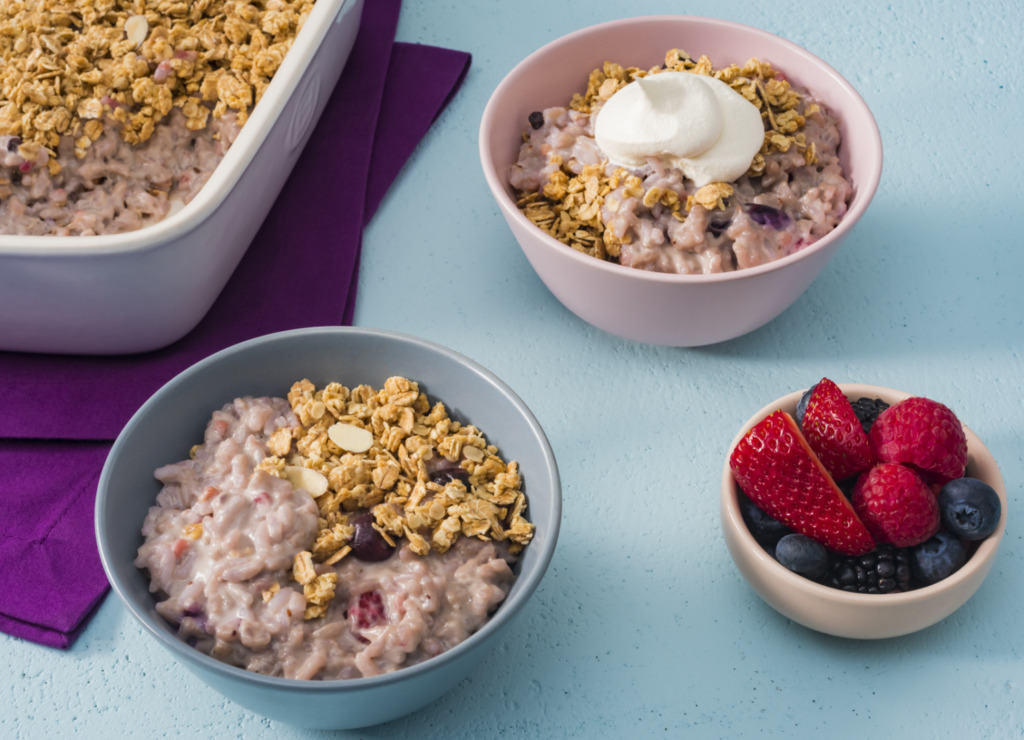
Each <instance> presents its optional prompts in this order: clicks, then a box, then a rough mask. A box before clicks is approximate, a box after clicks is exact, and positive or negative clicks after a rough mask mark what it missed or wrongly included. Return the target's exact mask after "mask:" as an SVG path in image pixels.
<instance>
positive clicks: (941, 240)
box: [690, 202, 1024, 360]
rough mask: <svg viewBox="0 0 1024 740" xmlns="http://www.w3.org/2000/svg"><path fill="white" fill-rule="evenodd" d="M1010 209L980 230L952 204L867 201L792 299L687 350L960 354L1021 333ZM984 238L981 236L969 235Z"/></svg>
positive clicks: (822, 355) (1022, 311)
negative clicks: (911, 210)
mask: <svg viewBox="0 0 1024 740" xmlns="http://www.w3.org/2000/svg"><path fill="white" fill-rule="evenodd" d="M1011 213H1012V211H1011V210H1003V211H1002V214H1003V216H1002V218H1001V220H1000V215H999V210H998V209H989V216H990V217H991V218H989V219H988V220H987V221H986V222H985V223H984V225H983V226H984V228H983V229H982V228H980V227H979V225H978V222H977V220H976V219H975V220H974V221H973V222H972V221H970V220H968V218H967V217H966V216H960V215H958V214H957V213H956V212H955V211H953V210H950V211H949V212H943V211H937V210H936V211H932V212H927V213H919V214H917V216H916V217H915V218H914V219H910V218H908V217H907V215H906V214H905V213H902V212H900V211H899V210H898V209H896V208H895V207H891V206H887V204H886V203H884V202H876V203H874V204H872V207H871V211H870V212H869V213H868V215H867V216H866V217H865V219H864V220H863V221H862V222H861V223H860V224H858V226H857V228H856V230H854V231H853V232H852V233H851V235H850V237H849V238H848V239H847V241H846V243H845V244H844V245H843V246H842V248H841V249H840V251H839V253H838V254H837V255H836V256H835V258H834V259H833V260H832V262H831V263H830V264H829V265H828V266H826V268H825V271H824V272H823V273H822V274H821V275H820V276H819V277H818V279H817V280H816V281H815V282H814V283H813V284H812V285H811V286H810V288H808V290H807V291H806V292H805V293H804V295H803V296H801V297H800V298H799V299H798V300H797V301H796V303H794V304H793V306H791V307H790V308H789V309H788V310H786V311H785V312H784V313H783V314H782V315H781V316H779V317H778V318H776V319H775V320H774V321H772V322H769V323H768V324H767V325H766V326H764V327H762V328H761V329H758V330H756V331H754V332H752V333H751V334H748V335H746V336H743V337H739V338H737V339H734V340H731V341H729V342H723V343H721V344H718V345H712V346H709V347H704V348H697V349H694V350H690V351H695V352H698V353H702V354H706V355H710V356H722V357H728V356H733V355H735V356H750V355H757V356H759V357H767V358H771V357H778V358H779V359H810V360H819V359H832V358H835V357H836V355H837V352H841V353H849V354H850V355H851V356H853V357H860V358H864V357H865V356H866V357H870V356H872V355H876V356H878V357H879V358H894V359H896V358H899V356H900V355H913V356H915V357H916V356H922V359H926V358H927V356H928V355H937V356H942V355H947V354H949V353H955V354H963V353H966V352H971V351H975V350H983V349H986V348H991V347H993V346H997V347H998V346H1006V345H1008V344H1012V343H1014V342H1020V341H1021V340H1022V339H1024V290H1022V289H1021V283H1020V275H1021V274H1024V250H1021V249H1020V246H1019V235H1018V234H1017V233H1016V227H1015V226H1014V225H1013V224H1012V223H1011V218H1010V214H1011ZM982 235H984V239H985V241H983V242H982V241H979V239H981V238H982Z"/></svg>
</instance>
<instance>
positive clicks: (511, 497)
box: [257, 377, 534, 619]
mask: <svg viewBox="0 0 1024 740" xmlns="http://www.w3.org/2000/svg"><path fill="white" fill-rule="evenodd" d="M288 402H289V403H290V404H291V407H292V410H293V411H294V413H295V415H296V417H297V418H298V419H299V425H298V426H295V427H282V428H280V429H278V430H277V431H276V432H275V433H274V434H273V435H272V436H271V438H270V440H269V442H268V451H269V452H270V453H271V454H270V456H269V457H266V458H264V459H263V460H262V461H261V462H260V463H259V465H258V466H257V467H258V469H262V470H265V471H267V472H269V473H271V474H272V475H275V476H277V477H280V478H284V477H285V467H286V466H292V465H299V466H302V467H305V468H309V469H311V470H313V471H316V472H317V473H320V474H321V475H323V476H324V477H325V478H326V479H327V490H326V491H325V492H324V493H322V494H321V495H319V496H315V497H314V498H315V500H316V503H317V506H318V507H319V509H320V517H319V522H318V531H317V537H316V542H315V544H314V545H313V547H312V549H311V550H308V551H304V552H301V553H299V554H298V555H297V556H296V558H295V562H294V564H293V567H292V573H291V575H292V578H293V579H294V580H295V581H296V582H298V583H299V584H301V585H302V587H303V593H304V595H305V597H306V612H305V618H306V619H316V618H318V617H322V616H324V615H325V614H326V613H327V608H328V605H329V604H330V602H331V599H333V598H334V589H335V586H336V583H337V574H336V573H334V572H333V571H325V572H319V571H318V570H317V568H316V564H317V563H319V564H322V565H333V564H334V563H337V562H338V561H340V560H341V559H342V558H344V557H345V556H346V555H348V554H349V553H350V552H351V546H350V545H349V542H350V540H351V538H352V535H353V532H354V527H353V525H352V524H351V523H350V521H349V513H350V512H354V511H357V510H362V509H369V510H370V511H371V513H372V514H373V516H374V519H375V522H374V525H373V526H374V529H376V530H377V531H378V532H379V533H380V534H381V535H382V536H383V537H384V539H385V540H387V541H388V542H389V543H390V544H392V545H394V544H396V540H398V539H399V538H403V537H404V538H405V539H407V540H408V542H409V545H410V547H411V549H412V550H413V552H415V553H416V554H417V555H426V554H428V553H430V552H431V551H436V552H439V553H441V552H445V551H446V550H448V549H449V548H450V547H451V546H452V545H453V544H454V543H455V541H456V540H457V539H458V538H459V537H478V538H480V539H484V540H488V539H490V540H497V541H505V542H507V543H508V546H509V551H510V552H512V553H518V552H520V551H521V550H522V549H523V547H525V546H526V545H527V544H528V543H529V542H530V540H531V539H532V538H533V533H534V525H533V524H532V523H530V522H529V521H527V520H526V518H525V517H524V516H523V514H524V512H525V510H526V496H525V494H524V493H523V491H522V478H521V476H520V474H519V465H518V463H516V462H515V461H512V462H505V461H504V460H503V459H502V458H501V457H499V455H498V450H497V448H496V447H495V446H494V445H492V444H488V442H487V440H486V439H485V437H484V435H483V434H482V432H481V431H480V430H479V429H477V428H476V427H475V426H471V425H464V424H461V423H460V422H458V421H456V420H454V419H452V418H451V417H449V415H448V412H447V410H446V409H445V407H444V404H442V403H440V402H438V403H435V404H433V406H431V404H430V401H429V399H428V398H427V396H426V394H425V393H422V392H421V391H420V390H419V386H418V384H417V383H416V382H415V381H412V380H409V379H408V378H403V377H392V378H389V379H388V380H387V381H385V383H384V386H383V388H381V389H380V390H375V389H373V388H371V387H370V386H367V385H359V386H357V387H355V388H352V389H351V390H350V389H348V388H346V387H345V386H343V385H341V384H340V383H328V384H327V385H326V386H324V387H323V388H322V389H319V390H318V389H317V388H316V386H314V385H313V383H311V382H310V381H309V380H305V379H304V380H301V381H299V382H297V383H295V384H294V385H292V387H291V389H290V390H289V392H288ZM338 423H341V424H350V425H353V426H356V427H359V428H362V429H366V430H369V431H370V432H371V433H372V436H373V442H372V444H371V446H370V448H369V449H368V450H366V451H365V452H350V451H347V450H344V449H342V448H341V447H339V446H338V445H337V444H336V443H335V442H334V441H333V440H332V439H331V438H330V435H329V433H328V430H329V429H330V428H331V427H332V426H333V425H335V424H338ZM439 458H444V460H446V461H447V462H448V463H449V464H454V463H459V464H460V465H461V467H462V468H463V469H464V470H465V471H466V473H467V474H468V479H469V485H468V486H467V485H465V484H464V483H463V482H462V481H461V480H459V479H457V478H456V479H453V480H451V481H449V482H447V483H445V484H440V483H436V482H434V481H432V480H431V477H430V474H429V472H428V468H427V462H428V461H429V460H432V459H439ZM460 460H461V463H460ZM277 588H280V586H279V585H278V587H277ZM277 588H273V589H271V590H270V591H268V593H265V594H264V598H267V599H269V598H270V597H271V596H272V595H273V593H274V591H276V590H277Z"/></svg>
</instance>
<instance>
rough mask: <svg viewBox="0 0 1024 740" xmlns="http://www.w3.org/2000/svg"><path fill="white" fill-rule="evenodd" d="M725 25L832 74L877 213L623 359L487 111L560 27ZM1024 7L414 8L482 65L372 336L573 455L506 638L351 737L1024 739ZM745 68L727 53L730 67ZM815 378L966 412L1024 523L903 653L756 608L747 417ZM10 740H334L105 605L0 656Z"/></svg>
mask: <svg viewBox="0 0 1024 740" xmlns="http://www.w3.org/2000/svg"><path fill="white" fill-rule="evenodd" d="M666 12H680V13H687V14H694V15H706V16H712V17H719V18H726V19H729V20H735V21H739V22H743V23H747V24H750V25H754V26H758V27H760V28H763V29H765V30H768V31H772V32H774V33H777V34H779V35H782V36H784V37H786V38H788V39H790V40H791V41H794V42H796V43H798V44H800V45H802V46H804V47H806V48H807V49H809V50H810V51H812V52H813V53H815V54H817V55H818V56H821V57H823V58H824V59H825V60H827V61H828V62H829V63H830V64H832V66H834V67H835V68H836V69H838V70H839V71H840V72H841V73H842V74H843V75H844V76H846V77H847V78H848V79H849V80H850V82H851V83H852V84H853V85H854V86H855V87H856V88H857V89H858V90H859V92H860V93H861V94H862V95H863V97H864V98H865V99H866V100H867V102H868V104H869V105H870V106H871V107H872V109H873V110H874V113H875V116H876V118H877V120H878V124H879V127H880V129H881V132H882V139H883V143H884V147H885V168H884V172H883V175H882V184H881V188H880V190H879V192H878V196H877V197H876V199H875V201H874V203H873V204H872V206H871V208H870V209H869V211H868V214H867V215H866V217H865V218H864V220H863V221H862V222H861V224H860V225H859V226H858V228H857V229H856V231H855V232H854V233H853V235H852V236H851V237H850V238H849V239H848V241H847V243H846V244H845V245H844V247H843V250H842V251H841V252H840V253H839V255H838V256H837V257H836V259H835V260H834V261H833V262H832V263H831V264H830V265H829V266H828V268H827V269H826V270H825V272H824V274H823V275H822V276H821V277H820V278H819V279H818V280H817V281H816V282H815V283H814V285H812V286H811V288H810V290H809V291H808V292H807V293H806V294H805V295H804V296H803V297H802V298H801V299H800V300H798V301H797V303H796V304H795V305H794V306H793V307H792V308H791V309H789V310H788V311H787V312H786V313H784V314H783V315H782V316H781V317H780V318H778V319H777V320H775V321H774V322H772V323H771V324H769V325H768V326H766V327H765V328H763V329H761V330H759V331H757V332H755V333H754V334H752V335H749V336H747V337H744V338H741V339H738V340H735V341H732V342H728V343H725V344H722V345H718V346H713V347H708V348H703V349H696V350H685V349H669V348H658V347H649V346H643V345H638V344H633V343H630V342H627V341H625V340H620V339H616V338H614V337H611V336H609V335H606V334H604V333H602V332H600V331H598V330H596V329H593V328H591V327H589V326H588V325H585V324H583V323H582V322H581V321H579V320H578V319H576V318H575V317H574V316H573V315H571V314H569V313H568V311H566V310H565V309H563V308H562V306H561V305H560V304H558V303H557V301H556V300H555V299H554V298H553V297H552V296H551V295H550V294H549V293H548V292H547V290H546V289H545V288H544V287H543V285H542V284H541V283H540V281H539V280H538V279H537V278H536V276H535V275H534V274H533V272H532V271H531V269H530V267H529V265H528V264H527V262H526V259H525V258H524V257H523V256H522V254H521V253H520V251H519V249H518V247H517V246H516V244H515V242H514V241H513V239H512V237H511V235H510V234H509V232H508V230H507V229H506V227H505V225H504V222H503V220H502V218H501V216H500V215H499V214H498V211H497V209H496V207H495V206H494V204H493V203H492V201H491V199H490V197H489V195H488V194H487V190H486V186H485V184H484V180H483V176H482V174H481V172H480V167H479V163H478V159H477V149H476V132H477V126H478V123H479V119H480V115H481V113H482V111H483V107H484V105H485V103H486V101H487V98H488V96H489V95H490V92H491V90H492V89H493V88H494V86H495V85H496V84H497V83H498V81H499V80H500V79H501V77H502V76H503V75H504V74H505V72H507V71H508V70H509V69H510V68H511V67H512V66H513V65H514V64H515V63H516V62H517V61H518V60H519V59H520V58H521V57H523V56H525V55H526V54H527V53H529V52H530V51H532V50H533V49H535V48H537V47H539V46H541V45H542V44H544V43H546V42H548V41H550V40H551V39H553V38H555V37H556V36H559V35H561V34H563V33H566V32H569V31H571V30H574V29H576V28H579V27H582V26H586V25H591V24H593V23H597V22H601V21H605V20H610V19H613V18H618V17H622V16H623V15H626V14H627V13H628V14H633V15H641V14H654V13H666ZM1022 18H1024V16H1022V14H1021V12H1020V8H1019V5H1018V4H1017V3H1015V2H1008V1H1007V2H1001V3H996V2H988V3H979V2H951V1H950V0H944V1H940V2H930V3H926V2H920V1H919V2H904V3H889V2H878V1H876V0H862V2H859V3H844V4H842V5H833V4H823V3H818V2H808V1H806V0H799V1H797V2H789V3H785V4H781V5H780V4H778V3H753V2H749V1H747V2H740V1H739V0H717V1H716V2H713V3H712V2H692V3H686V4H682V3H670V2H664V0H662V1H661V2H655V1H653V0H636V1H634V2H631V3H628V4H626V3H622V2H612V1H611V0H590V2H589V3H587V4H586V5H584V4H582V3H555V2H550V1H545V2H538V1H534V0H530V1H523V0H520V1H519V2H508V1H507V0H487V1H486V2H484V0H475V1H474V2H468V0H467V1H466V2H441V1H439V0H430V2H414V1H413V0H408V1H407V2H406V4H405V8H404V9H403V11H402V17H401V22H400V25H399V33H398V37H399V39H400V40H402V41H411V42H421V43H426V44H433V45H439V46H447V47H450V48H457V49H462V50H465V51H469V52H471V53H472V54H473V65H472V68H471V69H470V72H469V75H468V77H467V79H466V82H465V85H464V87H463V88H462V90H461V91H460V92H459V94H458V96H457V97H456V98H455V99H454V101H453V102H452V104H451V106H450V107H449V108H448V110H447V111H446V112H445V113H444V114H443V115H442V116H441V118H440V119H439V120H438V122H437V123H436V125H435V126H434V128H433V130H432V131H431V133H430V134H429V135H428V137H427V139H426V140H425V141H424V143H423V145H422V146H421V147H420V148H419V149H418V151H417V152H416V154H415V155H414V156H413V158H412V160H411V161H410V163H409V165H408V166H407V168H406V169H405V171H404V172H403V173H402V175H401V177H400V178H399V180H398V182H397V183H396V184H395V186H394V187H393V188H392V190H391V192H390V193H389V195H388V197H387V199H386V200H385V202H384V204H383V206H382V208H381V210H380V211H379V213H378V214H377V216H376V218H375V219H374V221H373V223H372V224H371V225H370V227H369V229H368V231H367V234H366V239H365V242H364V257H363V263H362V274H361V279H360V287H359V290H360V293H359V304H358V309H357V313H356V323H357V324H359V325H363V326H378V327H382V328H388V329H394V330H399V331H403V332H408V333H412V334H417V335H420V336H422V337H424V338H426V339H430V340H433V341H436V342H440V343H442V344H445V345H447V346H450V347H452V348H453V349H455V350H457V351H459V352H462V353H464V354H466V355H468V356H470V357H472V358H473V359H475V360H477V361H478V362H480V363H481V364H483V365H484V366H486V367H487V368H489V369H490V370H492V371H493V372H494V373H496V374H497V375H498V376H499V377H501V378H502V379H503V380H505V381H506V382H507V383H508V384H509V385H511V386H512V387H513V388H514V389H515V390H516V391H517V392H518V393H519V394H520V395H521V397H522V398H523V399H524V400H525V401H526V403H527V404H528V405H529V406H530V407H531V409H532V410H533V411H534V413H535V414H536V415H537V417H538V418H539V419H540V421H541V423H542V424H543V425H544V427H545V430H546V432H547V434H548V436H549V438H550V440H551V443H552V446H553V447H554V450H555V453H556V455H557V456H558V460H559V464H560V468H561V474H562V480H563V484H564V495H565V508H564V523H563V527H562V535H561V539H560V543H559V548H558V551H557V552H556V554H555V559H554V561H553V564H552V568H551V570H550V571H549V574H548V577H547V579H546V580H545V582H544V583H543V584H542V585H541V588H540V590H539V592H538V593H537V595H536V597H535V601H534V603H533V604H532V605H531V606H530V607H528V608H527V610H526V611H525V612H524V613H523V615H522V616H521V618H520V620H519V621H518V623H517V624H516V625H514V626H513V628H512V630H511V632H510V639H509V640H508V641H507V643H506V644H505V645H504V646H503V648H502V649H500V650H499V651H497V652H495V653H494V654H493V655H492V656H491V657H490V659H489V660H488V661H487V662H486V664H485V665H484V666H483V667H482V668H481V669H480V670H479V671H477V672H476V673H475V674H474V675H473V676H472V677H471V678H470V679H469V680H467V681H465V682H464V683H463V684H461V685H460V686H459V687H458V688H457V689H456V690H455V691H454V692H453V693H451V694H449V695H448V696H446V697H445V698H444V699H443V700H442V701H440V702H438V703H437V704H436V705H435V706H433V707H431V708H428V709H426V710H423V711H421V712H419V713H417V714H415V715H412V716H410V717H408V718H407V719H404V720H399V721H397V722H394V723H391V724H390V725H385V726H382V727H378V728H371V729H367V730H362V731H353V732H349V733H338V734H337V736H338V737H353V738H355V737H364V738H392V737H394V738H399V737H421V738H423V737H445V738H466V739H467V740H468V739H469V738H479V737H497V736H504V737H588V738H590V737H678V736H693V737H734V738H735V737H761V736H772V735H788V736H793V737H822V736H825V735H826V733H827V734H828V735H829V736H830V737H836V738H841V737H875V736H887V737H926V736H938V737H946V736H961V737H998V738H1002V737H1014V736H1020V735H1021V734H1022V733H1024V700H1022V693H1021V688H1022V685H1024V663H1022V661H1021V659H1022V657H1024V630H1022V629H1021V624H1022V623H1024V606H1022V604H1024V600H1022V598H1021V596H1022V594H1024V568H1022V567H1021V560H1022V557H1024V554H1022V548H1021V534H1020V532H1021V529H1020V527H1019V525H1018V524H1017V521H1018V519H1017V517H1018V516H1020V512H1019V511H1018V505H1017V504H1018V501H1019V500H1020V491H1021V481H1022V480H1024V448H1022V445H1021V431H1022V427H1024V408H1022V402H1021V396H1022V361H1021V359H1022V358H1021V354H1022V349H1024V291H1022V289H1021V281H1022V276H1024V249H1022V244H1021V238H1020V227H1019V224H1018V223H1017V220H1018V219H1019V218H1020V215H1019V214H1020V211H1021V206H1020V192H1021V187H1020V176H1019V173H1020V172H1021V170H1022V169H1024V154H1022V148H1021V127H1022V123H1021V121H1022V120H1024V97H1022V91H1021V85H1022V80H1024V65H1022V62H1021V55H1020V53H1019V49H1020V43H1021V42H1020V39H1021V37H1022V33H1024V21H1022ZM728 61H732V60H728ZM823 375H827V376H829V377H831V378H832V379H833V380H836V381H839V382H843V381H851V382H852V381H860V382H866V383H874V384H878V385H886V386H891V387H895V388H899V389H903V390H907V391H912V392H914V393H917V394H921V395H927V396H931V397H933V398H936V399H938V400H941V401H944V402H946V403H948V404H949V405H950V406H952V407H953V408H954V410H956V411H957V412H958V413H959V414H960V416H961V418H962V420H963V421H964V422H965V423H966V424H968V425H969V426H971V427H972V428H973V429H974V430H975V431H976V432H977V433H978V435H979V436H980V437H981V438H982V439H983V440H985V442H986V443H987V444H988V445H989V447H990V448H991V449H992V451H993V453H994V454H995V456H996V459H997V460H998V461H999V464H1000V466H1001V468H1002V471H1003V475H1004V477H1005V479H1006V481H1007V487H1008V491H1009V496H1010V515H1009V526H1008V528H1007V536H1006V539H1005V541H1004V546H1003V548H1002V550H1001V553H1000V556H999V559H998V561H997V563H996V565H995V567H994V568H993V571H992V573H991V575H990V576H989V578H988V580H987V581H986V583H985V584H984V585H983V586H982V588H981V590H980V591H979V592H978V594H977V595H976V596H975V597H974V599H972V600H971V601H970V602H969V603H968V604H967V605H966V606H965V607H964V608H962V609H961V610H960V611H959V612H957V613H956V614H954V615H953V616H952V617H951V618H949V619H947V620H946V621H945V622H943V623H941V624H939V625H937V626H935V627H933V628H930V629H928V630H925V631H924V632H921V633H918V634H915V635H911V636H909V637H905V638H899V639H894V640H887V641H881V642H872V643H863V642H855V641H847V640H841V639H837V638H831V637H826V636H823V635H819V634H816V633H814V632H811V631H808V630H806V629H804V628H802V627H800V626H798V625H796V624H793V623H791V622H789V621H787V620H786V619H784V618H783V617H781V616H779V615H778V614H776V613H775V612H774V611H772V610H771V609H770V608H768V607H767V606H765V605H764V604H763V603H762V602H761V601H760V600H759V599H758V598H757V596H755V595H754V593H753V591H751V590H750V589H749V588H748V587H747V586H746V584H745V583H744V582H743V581H742V579H741V578H740V576H739V574H738V573H737V572H736V570H735V569H734V568H733V566H732V563H731V561H730V559H729V555H728V553H727V551H726V548H725V544H724V542H723V540H722V536H721V534H720V532H719V529H718V483H719V476H720V473H721V466H722V463H723V459H724V455H725V453H726V448H727V446H728V444H729V442H730V440H731V439H732V436H733V434H734V433H735V430H736V429H737V428H738V427H739V425H740V424H741V423H742V421H743V420H744V419H746V418H747V416H748V415H749V414H751V413H752V412H753V411H755V410H756V409H758V408H760V407H761V406H762V405H763V404H765V403H767V402H768V401H770V400H771V399H773V398H775V397H777V396H780V395H782V394H784V393H786V392H788V391H790V390H794V389H797V388H801V387H805V386H807V385H809V384H810V383H813V382H815V381H816V380H818V379H819V378H821V377H822V376H823ZM0 649H2V651H3V654H4V656H5V662H6V668H5V669H4V670H5V673H6V676H7V678H6V681H5V683H6V686H7V687H6V689H5V690H4V692H3V697H4V701H3V704H4V711H2V712H0V737H3V738H9V737H12V738H22V737H24V738H37V737H39V738H43V737H49V736H53V737H57V736H75V737H86V738H92V737H140V738H159V737H179V736H181V737H217V738H231V737H245V738H271V737H273V738H307V737H310V738H315V737H323V736H328V735H330V733H317V732H308V731H301V730H296V729H294V728H291V727H288V726H286V725H281V724H278V723H273V722H269V721H266V720H263V719H261V718H259V717H257V716H255V715H253V714H250V713H249V712H247V711H244V710H242V709H240V708H238V707H236V706H234V705H231V704H228V703H226V702H225V701H224V700H223V699H221V698H220V697H219V696H217V695H214V694H212V693H210V692H208V691H206V690H205V689H204V687H203V685H201V684H200V683H199V681H198V680H197V679H195V678H193V677H192V676H191V674H187V673H185V672H184V671H182V670H180V669H179V668H178V667H177V666H175V665H173V664H172V663H171V660H170V657H169V656H168V655H167V654H166V653H164V652H163V651H162V650H161V649H160V648H158V647H155V646H154V645H153V644H152V643H151V642H149V641H147V640H146V639H144V636H143V634H142V632H141V631H140V629H139V628H138V627H137V626H136V625H135V624H134V623H133V622H132V621H130V618H129V617H128V615H127V613H126V612H125V610H124V609H122V608H121V606H120V605H119V604H118V603H117V601H116V600H115V599H113V598H109V599H107V600H106V601H105V603H104V604H103V605H102V607H101V608H100V610H99V612H98V614H97V615H96V617H95V618H94V620H93V622H92V623H91V625H90V626H89V627H88V629H87V630H86V631H85V633H84V634H83V635H82V637H81V638H80V639H79V641H78V642H77V643H76V644H75V646H74V647H73V648H72V649H71V650H70V651H68V652H66V653H64V652H58V651H53V650H49V649H46V648H42V647H39V646H37V645H34V644H31V643H27V642H23V641H20V640H16V639H13V638H8V637H5V636H0Z"/></svg>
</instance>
